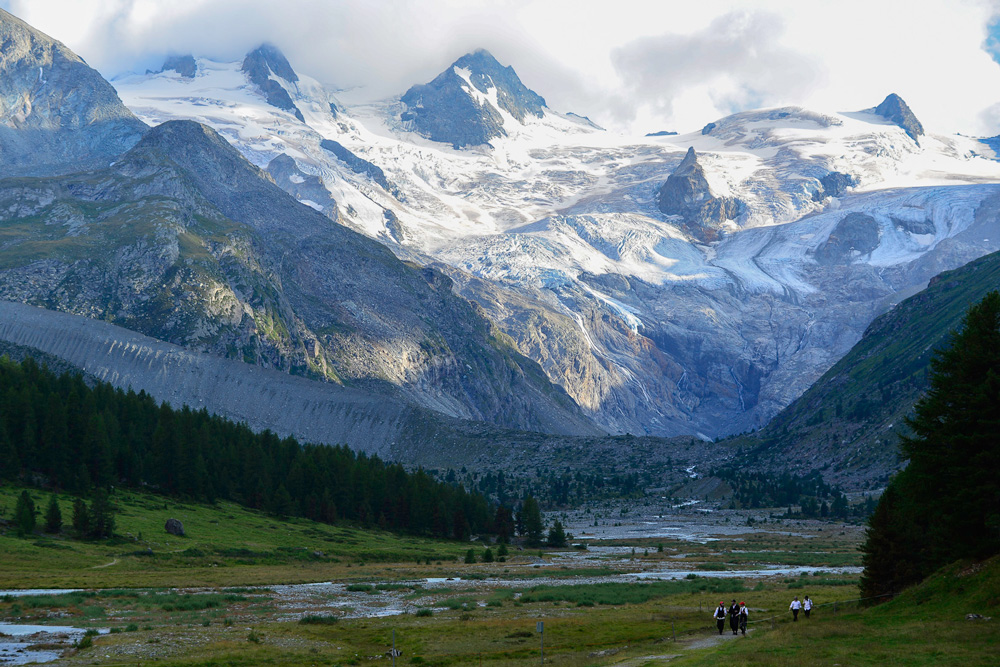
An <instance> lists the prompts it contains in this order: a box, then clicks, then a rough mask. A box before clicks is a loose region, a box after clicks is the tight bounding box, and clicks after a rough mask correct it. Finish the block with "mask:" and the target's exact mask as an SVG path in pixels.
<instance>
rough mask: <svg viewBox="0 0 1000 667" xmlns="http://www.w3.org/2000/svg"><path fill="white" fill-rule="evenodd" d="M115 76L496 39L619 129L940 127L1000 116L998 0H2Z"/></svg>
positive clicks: (454, 51)
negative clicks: (787, 115)
mask: <svg viewBox="0 0 1000 667" xmlns="http://www.w3.org/2000/svg"><path fill="white" fill-rule="evenodd" d="M0 7H3V8H5V9H8V10H9V11H11V12H12V13H14V14H15V15H17V16H19V17H21V18H23V19H24V20H26V21H27V22H29V23H31V24H32V25H35V26H36V27H38V28H39V29H40V30H43V31H44V32H46V33H48V34H50V35H52V36H53V37H55V38H57V39H59V40H61V41H63V42H65V43H66V44H67V45H68V46H70V48H72V49H73V50H75V51H76V52H77V53H79V54H80V55H81V56H83V57H84V58H85V59H86V60H87V61H88V62H89V63H90V64H92V65H94V66H95V67H97V68H98V69H99V70H100V71H101V72H102V73H103V74H104V75H105V76H109V77H110V76H114V75H116V74H118V73H121V72H123V71H128V70H139V71H142V70H144V69H146V68H149V67H155V66H157V65H159V63H160V62H161V60H162V58H163V57H164V55H167V54H170V53H189V52H190V53H193V54H195V55H203V56H208V57H214V58H219V59H238V58H240V57H241V56H242V55H243V54H244V53H245V52H246V51H248V50H249V49H251V48H253V47H254V46H256V45H257V44H259V43H261V42H263V41H270V42H273V43H275V44H277V45H278V46H279V47H280V48H281V49H282V50H283V51H284V52H285V53H286V55H287V56H288V58H289V60H290V61H291V62H292V65H293V66H294V67H295V68H296V69H297V70H299V71H301V72H303V73H306V74H310V75H312V76H314V77H316V78H318V79H320V80H321V81H324V82H326V83H329V84H332V85H335V86H339V87H357V86H365V91H364V93H363V95H365V96H367V97H369V98H375V97H386V96H390V95H393V94H400V93H402V92H403V91H405V90H406V88H408V87H409V86H410V85H412V84H414V83H420V82H425V81H428V80H429V79H431V78H433V77H434V76H435V75H436V74H437V73H438V72H439V71H441V70H442V69H443V68H444V67H446V66H447V65H448V63H450V62H451V61H452V60H454V59H455V58H457V57H459V56H460V55H462V54H463V53H465V52H467V51H470V50H472V49H474V48H478V47H485V48H488V49H489V50H491V51H492V52H493V53H494V55H495V56H496V57H497V58H498V59H499V60H500V61H501V62H504V63H508V64H511V65H513V66H514V68H515V69H516V70H517V72H518V74H519V75H520V76H521V78H522V79H523V80H524V81H525V83H526V84H527V85H528V86H530V87H531V88H533V89H534V90H536V91H537V92H538V93H540V94H541V95H543V96H544V97H545V98H546V100H547V101H548V102H549V105H550V106H551V107H553V108H555V109H559V110H566V111H575V112H577V113H581V114H585V115H588V116H590V117H592V118H593V119H594V120H595V121H597V122H598V123H600V124H602V125H605V126H609V127H612V128H614V129H623V130H631V131H636V132H646V131H649V130H659V129H675V130H680V131H685V130H692V129H696V128H698V127H701V126H702V125H704V124H705V123H706V122H709V121H711V120H714V119H716V118H717V117H719V116H721V115H723V114H725V113H729V112H731V111H733V110H736V109H740V108H745V107H749V106H758V105H766V106H773V105H778V104H800V105H803V106H811V107H813V108H817V109H819V110H848V109H859V108H865V107H870V106H873V105H875V104H877V103H878V102H880V101H881V100H882V98H883V97H884V96H885V95H886V94H887V93H889V92H896V93H898V94H900V95H901V96H902V97H903V98H904V99H905V100H906V101H907V102H908V103H909V104H910V106H911V107H912V108H913V110H914V112H915V113H916V114H917V116H918V117H919V118H920V119H921V121H923V122H924V124H925V125H926V126H927V127H928V129H929V130H931V131H940V132H955V131H961V132H966V133H970V134H973V133H979V134H997V133H1000V116H998V115H997V114H996V113H995V112H993V111H989V110H990V109H991V108H993V107H994V106H995V105H996V104H997V103H1000V65H997V63H995V62H994V61H993V60H992V59H991V57H990V56H989V54H987V53H986V52H985V51H984V50H983V48H982V45H983V43H984V41H985V38H986V26H987V24H988V23H989V21H990V19H991V17H994V16H995V15H996V14H997V13H998V12H997V9H998V5H997V3H996V2H993V1H991V0H951V1H945V0H920V1H910V2H902V1H901V0H878V1H877V2H872V1H871V0H839V1H838V2H836V3H833V2H826V1H823V0H760V1H758V2H749V1H745V2H740V1H737V0H701V1H700V2H698V3H690V2H677V1H667V2H659V3H651V2H648V0H616V1H615V2H607V1H606V0H395V1H393V2H382V1H372V0H337V1H320V0H283V1H282V2H280V3H279V2H274V1H273V0H182V1H180V2H178V1H177V0H0Z"/></svg>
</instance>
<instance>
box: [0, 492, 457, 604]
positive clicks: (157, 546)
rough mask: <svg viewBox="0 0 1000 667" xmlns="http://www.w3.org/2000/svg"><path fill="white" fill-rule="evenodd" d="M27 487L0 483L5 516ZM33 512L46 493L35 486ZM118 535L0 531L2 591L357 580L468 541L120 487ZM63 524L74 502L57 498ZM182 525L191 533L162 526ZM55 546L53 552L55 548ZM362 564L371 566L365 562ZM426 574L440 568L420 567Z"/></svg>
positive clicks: (453, 554) (438, 555) (449, 555)
mask: <svg viewBox="0 0 1000 667" xmlns="http://www.w3.org/2000/svg"><path fill="white" fill-rule="evenodd" d="M20 492H21V488H20V487H11V486H4V487H0V516H3V517H9V516H10V515H11V513H12V512H13V508H14V505H15V503H16V499H17V496H18V495H19V494H20ZM29 493H30V495H31V496H32V498H33V500H34V502H35V505H36V507H41V508H45V507H46V506H47V505H48V501H49V494H48V493H47V492H41V491H38V490H34V489H29ZM113 500H114V502H115V504H116V505H117V506H118V507H119V509H120V512H119V514H118V515H117V517H116V522H117V527H116V537H115V538H114V539H112V540H107V541H79V540H75V539H70V537H69V534H70V532H71V529H70V528H65V529H64V533H63V534H62V535H57V536H52V535H46V534H42V533H39V532H36V534H35V535H33V536H31V537H30V538H26V539H22V538H17V537H14V536H13V535H12V534H6V535H0V562H2V563H3V567H2V568H0V588H116V587H123V586H130V587H135V586H137V587H160V586H209V587H215V586H252V585H261V584H264V585H266V584H273V583H279V582H281V583H294V582H305V581H319V580H329V579H330V578H333V577H337V576H339V577H342V578H347V579H353V578H360V577H363V576H364V573H365V572H366V571H372V570H375V569H377V568H378V567H379V566H380V565H381V564H384V563H409V564H414V567H416V566H415V564H416V563H417V562H426V560H427V559H428V558H430V559H432V560H434V561H442V562H445V563H454V562H455V560H456V558H457V557H458V556H459V555H460V554H461V553H464V551H463V548H464V546H465V545H462V544H458V543H453V542H444V541H440V540H431V539H424V538H417V537H405V536H399V535H394V534H391V533H386V532H381V531H366V530H360V529H357V528H353V527H350V526H330V525H326V524H321V523H315V522H312V521H308V520H306V519H294V518H293V519H282V520H278V519H276V518H274V517H272V516H269V515H267V514H264V513H261V512H257V511H253V510H248V509H246V508H243V507H240V506H239V505H236V504H233V503H225V502H220V503H217V504H216V505H201V504H195V503H186V502H181V501H177V500H174V499H168V498H163V497H161V496H155V495H152V494H146V493H135V492H123V491H119V492H117V493H116V494H115V495H114V496H113ZM59 505H60V508H61V511H62V515H63V518H64V522H66V523H68V522H69V518H70V517H71V516H72V498H71V497H69V496H65V495H63V496H60V498H59ZM169 518H177V519H180V520H181V521H182V522H183V524H184V529H185V532H186V536H185V537H175V536H173V535H170V534H168V533H167V532H166V531H165V529H164V524H165V523H166V521H167V519H169ZM53 547H55V548H53ZM362 563H364V564H365V565H362ZM419 571H420V572H421V573H423V574H424V576H427V575H433V574H436V573H438V572H441V571H443V570H441V569H440V567H439V566H421V568H420V570H419Z"/></svg>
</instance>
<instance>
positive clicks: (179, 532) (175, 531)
mask: <svg viewBox="0 0 1000 667" xmlns="http://www.w3.org/2000/svg"><path fill="white" fill-rule="evenodd" d="M163 530H165V531H167V532H168V533H170V534H171V535H176V536H177V537H184V524H183V523H181V521H180V519H167V523H165V524H164V525H163Z"/></svg>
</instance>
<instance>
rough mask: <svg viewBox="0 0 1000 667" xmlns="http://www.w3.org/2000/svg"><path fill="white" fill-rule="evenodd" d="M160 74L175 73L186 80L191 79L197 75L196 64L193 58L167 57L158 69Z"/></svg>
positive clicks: (187, 56) (188, 56)
mask: <svg viewBox="0 0 1000 667" xmlns="http://www.w3.org/2000/svg"><path fill="white" fill-rule="evenodd" d="M160 71H161V72H170V71H173V72H177V73H178V74H180V75H181V76H183V77H184V78H186V79H193V78H194V77H195V75H196V74H197V73H198V63H196V62H195V59H194V56H192V55H190V54H189V55H186V56H168V57H167V59H166V60H164V61H163V67H161V68H160Z"/></svg>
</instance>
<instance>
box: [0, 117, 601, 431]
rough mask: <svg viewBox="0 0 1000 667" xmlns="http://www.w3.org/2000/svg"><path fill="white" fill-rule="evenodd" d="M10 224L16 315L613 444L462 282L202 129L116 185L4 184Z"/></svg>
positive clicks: (177, 125) (173, 131) (110, 173)
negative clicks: (291, 187)
mask: <svg viewBox="0 0 1000 667" xmlns="http://www.w3.org/2000/svg"><path fill="white" fill-rule="evenodd" d="M0 208H2V209H3V210H7V211H10V212H11V213H10V215H9V218H8V221H7V224H6V225H5V226H4V229H3V235H4V242H3V244H2V246H3V249H2V250H0V297H2V298H6V299H9V300H14V301H21V302H25V303H31V304H36V305H42V306H45V307H48V308H52V309H57V310H65V311H68V312H72V313H77V314H83V315H87V316H89V317H95V318H101V319H106V320H109V321H113V322H115V323H117V324H121V325H122V326H125V327H127V328H130V329H133V330H135V331H139V332H142V333H145V334H147V335H150V336H154V337H156V338H159V339H162V340H165V341H168V342H172V343H175V344H180V345H184V346H188V347H193V348H195V349H200V350H205V351H209V352H212V353H215V354H219V355H224V356H228V357H235V358H237V359H243V360H245V361H248V362H251V363H255V364H260V365H263V366H268V367H274V368H279V369H282V370H288V371H291V372H293V373H297V374H302V375H307V376H312V377H317V378H325V379H328V380H334V381H340V382H351V383H355V384H359V385H362V386H373V387H378V386H383V387H387V388H391V387H392V386H395V387H398V388H399V390H401V391H402V395H403V396H404V397H407V398H408V399H409V400H411V401H413V402H415V403H417V404H419V405H423V406H425V407H427V408H431V409H434V410H437V411H439V412H443V413H445V414H448V415H452V416H456V417H463V418H475V419H483V420H485V421H490V422H493V423H497V424H502V425H505V426H514V427H519V428H531V429H538V430H543V431H553V432H570V433H573V432H582V433H590V432H594V431H595V430H596V429H595V428H594V427H593V426H592V425H591V424H590V423H589V422H588V420H587V419H586V418H584V417H583V416H582V415H581V414H580V413H579V410H578V409H577V408H576V406H575V405H574V404H573V402H572V400H571V399H570V398H569V397H568V396H567V395H566V394H565V392H563V391H562V390H561V389H559V388H557V387H555V386H554V385H552V384H550V383H549V382H548V380H547V379H546V378H545V376H544V373H543V372H542V371H541V369H540V368H538V366H537V364H535V363H534V362H532V361H530V360H528V359H527V358H525V357H523V356H521V355H520V354H519V353H517V352H516V350H515V349H514V348H513V346H512V345H511V344H510V343H509V342H508V340H507V339H506V338H505V336H503V334H501V333H499V331H497V330H496V329H495V328H493V326H492V325H491V324H490V323H489V322H488V320H486V319H485V318H484V317H483V316H482V315H481V313H480V312H478V311H477V310H476V309H475V308H474V307H473V306H471V305H470V304H469V303H467V302H465V301H463V300H462V299H460V298H458V297H456V296H454V295H453V294H452V292H451V281H450V280H448V279H447V278H445V277H443V276H441V275H440V274H438V273H436V272H434V271H431V270H422V269H419V268H417V267H410V266H405V265H404V264H402V263H401V262H400V261H399V260H397V259H396V258H395V257H394V256H393V255H392V253H391V252H389V250H388V249H386V248H385V247H384V246H382V245H380V244H378V243H376V242H374V241H371V240H369V239H366V238H364V237H362V236H359V235H358V234H355V233H354V232H351V231H349V230H347V229H346V228H344V227H341V226H339V225H336V224H334V223H333V222H332V221H331V220H329V219H328V218H326V217H325V216H323V215H322V214H320V213H319V212H317V211H314V210H313V209H311V208H309V207H307V206H304V205H302V204H300V203H298V202H296V201H295V200H294V199H293V198H292V197H290V196H289V195H288V194H287V193H285V192H284V191H282V190H281V189H280V188H278V187H277V186H276V185H275V184H274V183H273V182H272V181H271V180H270V179H269V178H267V176H266V175H265V174H264V172H262V171H261V170H259V169H258V168H256V167H254V166H253V165H251V164H250V163H248V162H247V161H246V160H245V159H244V158H243V157H242V156H241V155H240V154H239V153H238V152H237V151H236V150H235V149H233V148H232V147H231V146H230V145H229V144H228V143H226V141H225V140H223V139H222V138H221V137H220V136H219V135H218V134H216V133H215V132H214V131H212V130H210V129H208V128H206V127H205V126H202V125H199V124H197V123H193V122H188V121H175V122H170V123H165V124H163V125H161V126H159V127H157V128H154V129H153V130H151V131H150V132H149V133H148V134H147V135H146V136H145V138H144V139H143V140H142V141H141V142H140V143H139V144H137V145H136V146H135V147H134V148H133V149H132V150H130V151H129V152H128V153H126V154H125V155H123V156H121V157H120V159H119V160H118V161H117V162H116V163H115V164H114V166H112V167H109V168H105V169H103V170H100V171H95V172H90V173H84V174H77V175H75V176H68V177H59V178H49V179H37V180H31V181H20V180H4V181H0Z"/></svg>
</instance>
